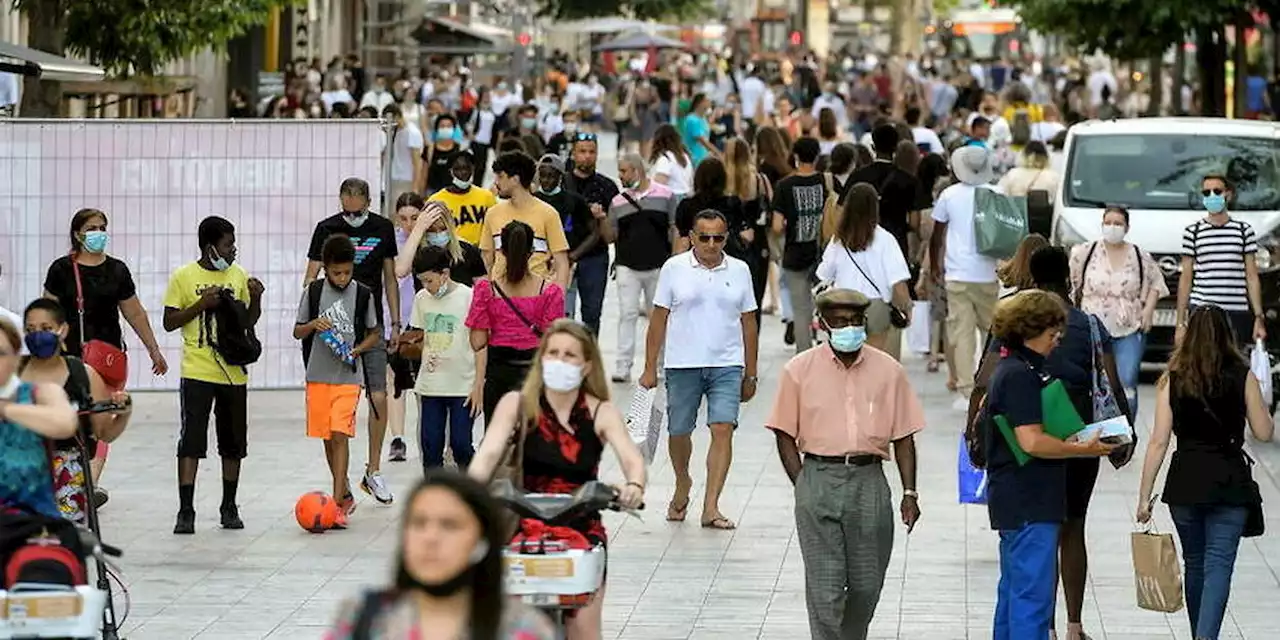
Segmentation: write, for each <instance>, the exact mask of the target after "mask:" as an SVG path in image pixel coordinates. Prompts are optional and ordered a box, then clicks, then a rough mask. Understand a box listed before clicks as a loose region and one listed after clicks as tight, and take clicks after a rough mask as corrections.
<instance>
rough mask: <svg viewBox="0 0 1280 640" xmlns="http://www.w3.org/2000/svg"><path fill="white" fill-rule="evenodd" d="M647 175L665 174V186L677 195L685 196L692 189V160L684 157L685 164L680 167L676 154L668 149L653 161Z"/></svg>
mask: <svg viewBox="0 0 1280 640" xmlns="http://www.w3.org/2000/svg"><path fill="white" fill-rule="evenodd" d="M649 175H651V176H660V175H661V176H666V177H667V188H668V189H671V193H674V194H676V195H678V196H687V195H689V193H690V192H692V191H693V160H692V159H690V158H685V165H684V166H683V167H682V166H680V162H679V160H677V159H676V154H674V153H671V152H670V151H668V152H666V153H664V154H662V155H661V156H659V157H658V161H657V162H654V163H653V167H652V168H651V169H649Z"/></svg>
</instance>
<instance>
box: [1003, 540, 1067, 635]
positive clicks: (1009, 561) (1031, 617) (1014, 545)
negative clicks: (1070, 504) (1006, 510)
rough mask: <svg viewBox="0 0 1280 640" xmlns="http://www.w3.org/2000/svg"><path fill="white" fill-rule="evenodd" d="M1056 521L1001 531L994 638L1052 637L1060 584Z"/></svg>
mask: <svg viewBox="0 0 1280 640" xmlns="http://www.w3.org/2000/svg"><path fill="white" fill-rule="evenodd" d="M1061 527H1062V525H1060V524H1058V523H1056V522H1052V523H1050V522H1033V523H1030V524H1025V525H1023V526H1022V528H1021V529H1010V530H1002V531H1001V532H1000V586H998V587H997V588H996V617H995V624H994V627H993V633H992V638H993V640H1028V639H1029V638H1048V637H1049V627H1050V624H1051V623H1052V622H1053V607H1054V605H1055V604H1056V593H1055V591H1056V588H1057V585H1058V531H1059V529H1061Z"/></svg>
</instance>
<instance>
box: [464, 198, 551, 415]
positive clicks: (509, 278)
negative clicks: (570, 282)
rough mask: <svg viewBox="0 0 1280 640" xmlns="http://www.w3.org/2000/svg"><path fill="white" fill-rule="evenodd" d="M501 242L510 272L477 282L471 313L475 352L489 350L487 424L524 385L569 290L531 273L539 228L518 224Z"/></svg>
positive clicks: (469, 324) (505, 231)
mask: <svg viewBox="0 0 1280 640" xmlns="http://www.w3.org/2000/svg"><path fill="white" fill-rule="evenodd" d="M498 239H499V243H500V244H499V245H498V247H497V248H498V251H501V252H502V255H503V257H504V258H505V259H506V264H507V268H506V272H505V273H504V274H503V275H502V276H501V277H499V278H498V279H497V280H488V279H481V280H476V282H475V287H474V288H473V289H472V291H471V310H470V311H469V312H468V313H467V327H468V328H469V329H471V348H472V349H475V350H476V351H479V350H481V349H488V354H487V356H486V358H485V366H484V369H483V370H481V371H476V375H477V376H479V377H482V378H483V379H484V419H485V424H486V425H488V423H489V419H490V416H492V415H493V410H494V408H495V407H497V406H498V400H499V399H501V398H502V396H503V395H505V394H506V393H507V392H510V391H516V390H518V389H519V388H520V385H522V384H523V383H524V376H525V374H526V373H528V371H529V366H530V365H531V364H532V363H533V356H534V353H535V352H537V350H538V343H539V341H541V339H542V333H543V332H544V331H546V329H547V327H549V326H551V323H552V322H553V321H554V320H555V319H557V318H560V317H562V316H564V289H561V288H560V285H558V284H556V283H554V282H552V281H551V280H548V279H546V278H543V277H541V276H539V275H537V274H535V273H532V272H530V271H529V257H530V256H532V255H533V229H532V228H531V227H530V226H529V225H527V224H525V223H523V222H520V221H519V220H515V221H512V222H509V223H507V226H505V227H503V228H502V234H501V235H500V236H499V237H498Z"/></svg>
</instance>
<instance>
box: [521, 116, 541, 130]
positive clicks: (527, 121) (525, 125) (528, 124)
mask: <svg viewBox="0 0 1280 640" xmlns="http://www.w3.org/2000/svg"><path fill="white" fill-rule="evenodd" d="M536 126H538V119H537V118H520V127H521V128H522V129H530V130H532V129H533V128H534V127H536Z"/></svg>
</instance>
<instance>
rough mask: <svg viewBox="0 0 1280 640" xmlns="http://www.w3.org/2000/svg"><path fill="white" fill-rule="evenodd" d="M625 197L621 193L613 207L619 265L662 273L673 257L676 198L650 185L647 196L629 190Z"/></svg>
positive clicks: (659, 185) (615, 244)
mask: <svg viewBox="0 0 1280 640" xmlns="http://www.w3.org/2000/svg"><path fill="white" fill-rule="evenodd" d="M625 193H626V195H623V194H622V193H619V194H618V195H617V197H615V198H614V199H613V204H612V206H610V207H609V221H610V223H611V224H613V225H614V228H615V229H616V230H617V240H616V241H615V242H614V245H613V246H614V251H615V252H616V255H615V263H616V264H617V265H618V266H621V267H626V268H628V269H633V270H635V271H652V270H654V269H661V268H662V264H663V263H664V262H666V261H667V257H669V256H670V255H671V226H672V225H673V224H675V221H676V197H675V194H674V193H673V192H672V191H671V189H669V188H667V187H666V186H665V185H662V184H659V183H657V182H650V183H649V189H648V190H646V191H644V192H638V191H632V190H630V189H628V190H627V191H626V192H625ZM628 196H629V197H630V199H628ZM633 202H634V204H632V203H633ZM636 205H639V208H638V209H637V207H636Z"/></svg>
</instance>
